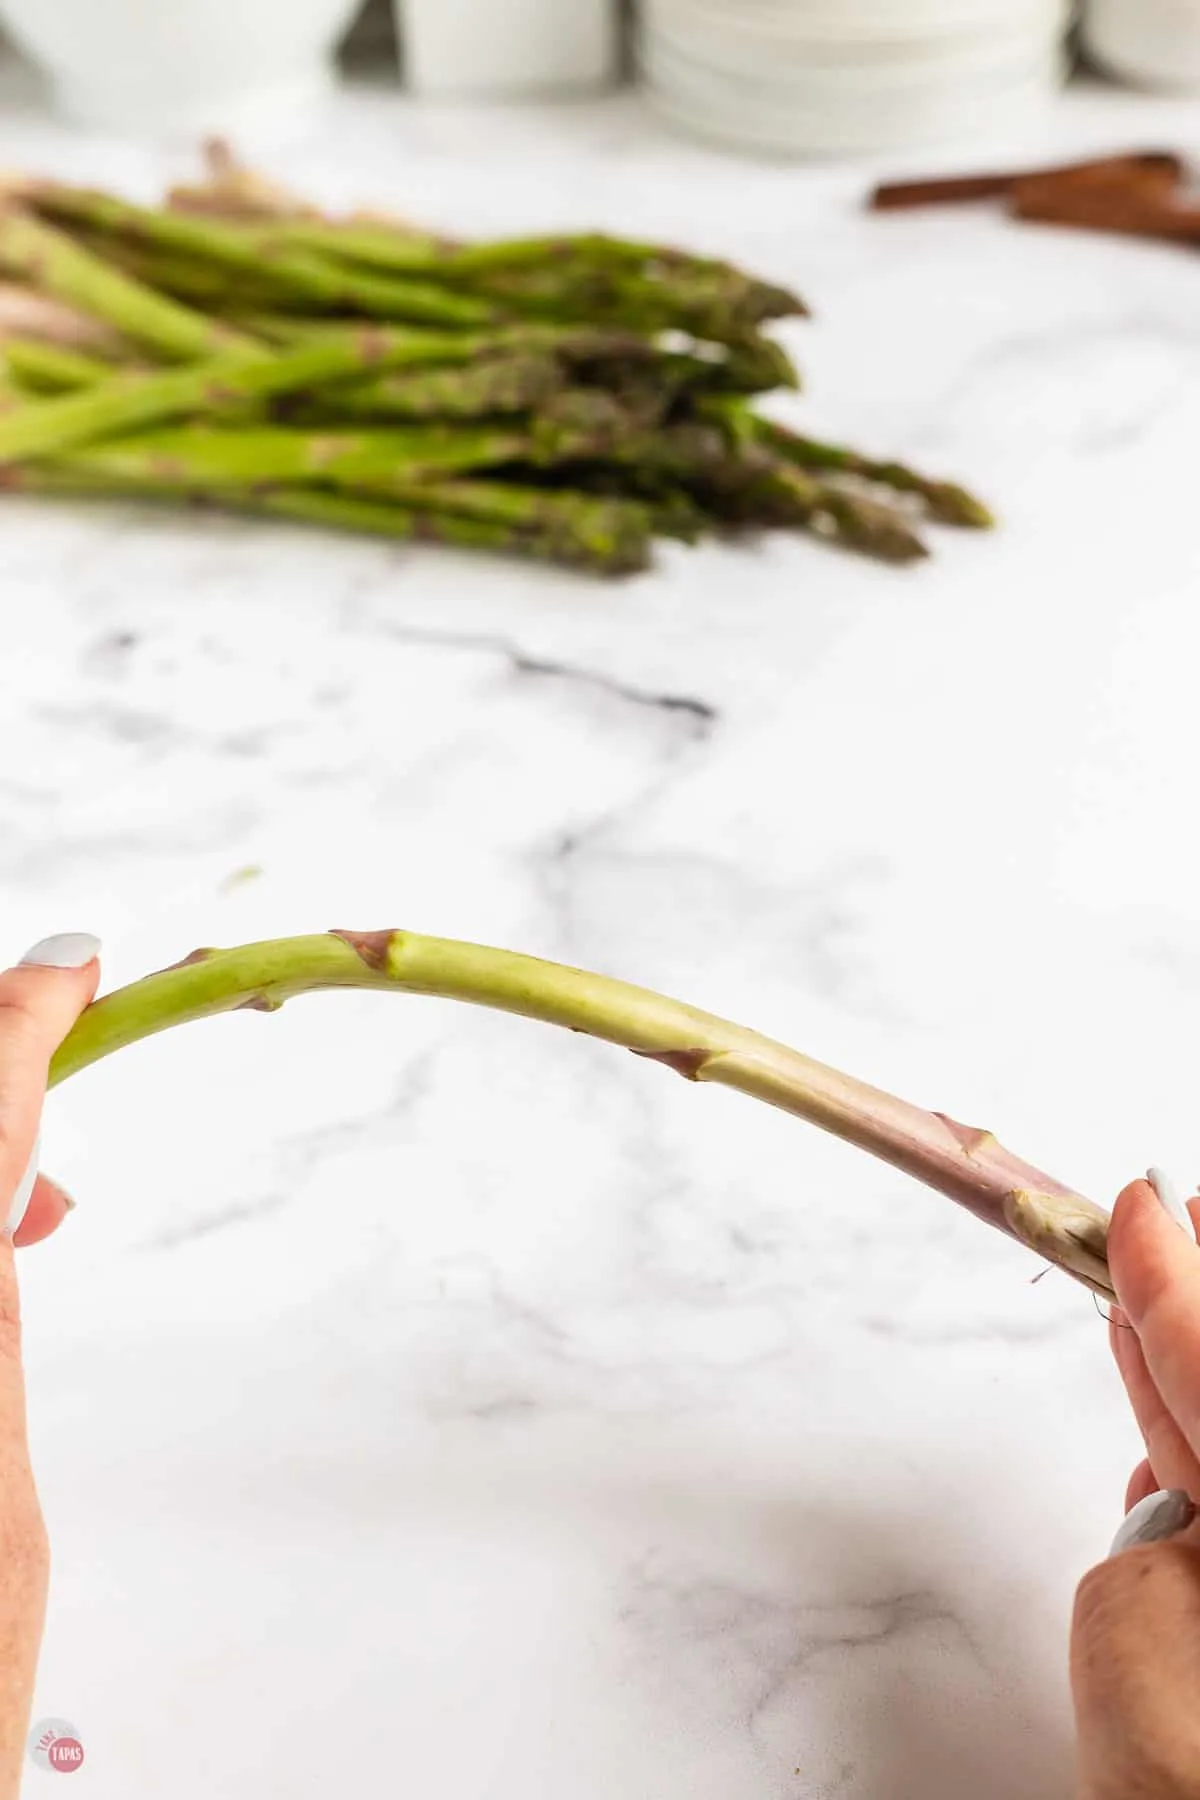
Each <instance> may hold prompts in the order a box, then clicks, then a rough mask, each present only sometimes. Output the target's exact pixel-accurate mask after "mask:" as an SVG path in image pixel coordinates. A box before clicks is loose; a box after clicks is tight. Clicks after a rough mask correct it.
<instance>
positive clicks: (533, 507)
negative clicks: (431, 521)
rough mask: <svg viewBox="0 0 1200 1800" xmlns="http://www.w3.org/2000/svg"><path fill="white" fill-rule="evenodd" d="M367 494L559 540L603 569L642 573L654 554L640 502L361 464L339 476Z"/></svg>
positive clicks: (647, 517) (648, 521)
mask: <svg viewBox="0 0 1200 1800" xmlns="http://www.w3.org/2000/svg"><path fill="white" fill-rule="evenodd" d="M335 479H337V481H338V485H339V486H341V485H343V484H347V485H349V486H351V487H353V488H355V489H357V490H361V491H363V492H366V493H378V494H386V495H388V496H390V497H391V498H392V499H395V500H399V501H401V502H402V503H403V504H404V505H406V506H412V507H414V508H416V509H418V510H429V511H432V512H435V513H437V514H439V515H443V514H453V515H456V516H459V517H464V518H470V519H485V520H490V521H492V522H494V523H496V524H503V525H511V526H515V527H516V528H517V529H518V530H521V531H532V532H536V533H538V534H539V535H541V534H545V535H546V536H548V537H549V538H551V539H552V540H557V539H558V538H559V537H560V536H561V537H562V538H563V539H564V540H565V541H567V542H569V543H578V544H582V545H584V546H586V547H587V549H588V550H589V552H591V553H593V554H594V556H595V558H596V560H597V562H598V563H599V564H602V565H603V566H604V567H605V568H610V569H619V570H621V571H623V572H626V571H628V572H632V571H634V570H637V569H644V568H645V567H646V565H647V563H648V561H649V554H650V542H651V538H650V526H651V515H650V512H649V510H648V508H646V507H645V506H642V505H641V504H640V503H639V502H638V501H636V500H628V499H620V500H617V499H613V500H601V499H596V498H595V497H594V496H593V495H590V494H584V493H580V492H578V491H572V490H564V489H561V488H557V489H548V488H538V487H521V486H517V485H515V484H510V483H505V482H497V481H480V480H477V479H476V480H471V481H445V480H432V479H429V478H427V477H421V476H418V477H416V478H414V477H413V476H411V475H409V474H408V473H407V472H405V473H393V474H390V475H383V476H379V477H376V476H370V475H367V474H365V473H364V471H363V470H362V468H361V465H360V466H359V468H357V469H349V470H347V471H346V472H345V473H344V475H342V476H339V477H335Z"/></svg>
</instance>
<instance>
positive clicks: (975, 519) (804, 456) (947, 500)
mask: <svg viewBox="0 0 1200 1800" xmlns="http://www.w3.org/2000/svg"><path fill="white" fill-rule="evenodd" d="M756 424H757V430H758V434H759V436H760V437H761V439H762V441H763V442H764V443H765V444H767V445H769V446H770V448H771V449H772V450H773V451H775V452H776V453H777V454H778V455H780V456H782V457H784V458H785V459H786V460H787V461H789V462H793V463H795V464H797V465H798V466H799V467H801V468H805V469H827V470H831V471H834V472H836V473H838V474H843V475H852V476H857V477H859V478H860V479H861V480H863V481H870V482H875V483H876V484H877V485H879V486H880V487H889V488H894V489H895V490H896V491H897V492H898V493H905V494H915V495H917V496H918V497H919V498H920V499H921V500H923V501H924V503H925V507H926V510H927V511H928V513H929V516H930V517H931V518H934V519H937V520H939V521H940V522H941V523H942V524H943V525H965V526H969V527H973V528H974V529H977V530H986V529H987V528H988V527H989V526H992V525H994V524H995V520H994V518H993V517H992V514H991V513H990V512H989V511H988V509H987V507H986V506H984V504H983V502H982V501H981V500H977V499H976V498H975V496H974V495H973V494H970V493H968V492H967V490H966V488H962V487H959V486H957V485H956V484H955V483H954V482H952V481H933V480H931V479H930V478H929V477H928V476H926V475H921V474H920V473H918V471H917V470H916V469H910V468H909V467H908V466H907V465H906V464H904V463H898V462H886V461H882V462H881V461H877V460H875V459H874V458H873V457H869V456H861V455H860V454H859V453H858V451H857V450H848V449H846V448H845V447H844V446H843V445H841V444H824V443H820V442H818V441H817V439H815V438H809V437H801V436H800V435H799V434H798V433H796V432H794V431H789V430H788V429H787V428H786V426H783V425H777V424H775V423H774V421H773V420H769V419H759V420H757V421H756Z"/></svg>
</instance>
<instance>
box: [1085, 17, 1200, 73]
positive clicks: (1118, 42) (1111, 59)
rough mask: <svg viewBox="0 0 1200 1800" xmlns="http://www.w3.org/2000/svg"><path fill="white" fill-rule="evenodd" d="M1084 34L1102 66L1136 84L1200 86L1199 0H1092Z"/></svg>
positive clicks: (1089, 47)
mask: <svg viewBox="0 0 1200 1800" xmlns="http://www.w3.org/2000/svg"><path fill="white" fill-rule="evenodd" d="M1083 39H1084V43H1085V45H1086V47H1087V50H1088V52H1089V54H1090V55H1091V56H1092V57H1093V59H1094V60H1095V61H1096V62H1097V63H1099V64H1100V66H1101V67H1102V68H1104V69H1107V70H1108V71H1109V73H1110V74H1113V75H1116V76H1119V77H1120V79H1121V80H1123V81H1127V82H1131V83H1132V84H1133V85H1134V86H1135V87H1147V88H1157V89H1160V90H1162V91H1163V92H1168V93H1196V92H1197V91H1198V90H1200V4H1196V0H1090V3H1089V5H1088V8H1087V11H1086V12H1085V14H1084V28H1083Z"/></svg>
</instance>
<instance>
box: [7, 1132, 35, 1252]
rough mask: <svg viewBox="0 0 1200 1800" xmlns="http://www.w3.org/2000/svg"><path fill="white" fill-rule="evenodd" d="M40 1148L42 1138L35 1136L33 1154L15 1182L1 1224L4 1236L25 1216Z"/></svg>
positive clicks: (11, 1232)
mask: <svg viewBox="0 0 1200 1800" xmlns="http://www.w3.org/2000/svg"><path fill="white" fill-rule="evenodd" d="M41 1149H42V1140H41V1138H40V1137H37V1138H35V1139H34V1144H33V1154H32V1155H31V1157H30V1158H29V1163H28V1166H27V1167H26V1170H25V1173H24V1174H23V1175H22V1177H21V1179H20V1181H18V1183H17V1186H16V1192H15V1193H14V1194H13V1197H12V1201H11V1203H10V1205H9V1208H8V1217H7V1218H6V1219H5V1221H4V1226H3V1233H4V1236H5V1237H12V1235H13V1233H14V1232H15V1231H16V1230H17V1229H18V1228H19V1226H20V1224H21V1221H22V1219H23V1218H24V1217H25V1213H26V1209H27V1208H28V1206H29V1199H30V1195H31V1194H32V1193H33V1188H34V1183H35V1182H36V1181H37V1177H38V1157H39V1156H40V1155H41Z"/></svg>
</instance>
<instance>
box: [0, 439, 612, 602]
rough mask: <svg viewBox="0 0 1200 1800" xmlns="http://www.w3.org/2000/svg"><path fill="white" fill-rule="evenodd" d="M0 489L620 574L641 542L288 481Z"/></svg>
mask: <svg viewBox="0 0 1200 1800" xmlns="http://www.w3.org/2000/svg"><path fill="white" fill-rule="evenodd" d="M0 488H6V489H8V490H9V491H14V492H19V493H32V494H48V495H59V496H64V497H69V498H104V499H112V498H118V499H135V500H159V499H164V498H171V499H176V500H177V499H179V498H180V497H181V492H182V494H184V495H186V498H187V499H188V500H189V501H191V502H194V503H196V504H198V505H202V506H206V507H213V508H216V509H218V510H221V511H225V512H232V513H245V514H250V515H254V516H262V517H268V518H279V519H291V520H293V521H295V522H297V523H300V524H307V525H319V526H324V527H327V528H329V529H332V530H337V531H350V532H355V533H359V534H364V535H366V536H370V537H384V538H393V539H397V540H401V541H404V542H409V543H421V544H449V545H455V546H457V547H459V548H461V549H467V550H491V551H496V552H499V553H501V554H504V555H512V556H519V557H525V558H529V559H532V560H534V561H537V562H548V563H559V564H561V565H562V566H564V567H566V568H577V569H584V570H587V571H589V572H590V573H592V574H596V575H627V574H631V573H634V572H635V571H636V570H638V569H640V568H642V567H643V566H644V546H637V545H634V544H633V543H632V542H631V541H630V540H628V539H605V538H597V537H596V536H595V535H594V534H592V533H589V532H587V531H585V530H580V531H572V530H570V529H569V528H568V526H567V525H566V524H564V523H563V522H561V521H557V522H554V523H552V524H551V525H546V526H543V525H536V524H534V525H529V526H522V525H518V524H513V523H509V522H506V521H504V520H499V519H479V518H471V517H468V516H466V515H465V514H463V513H459V512H441V511H439V510H438V509H437V508H436V507H435V506H432V505H424V506H419V507H415V506H407V507H406V506H396V505H389V504H388V503H386V502H385V501H382V500H378V499H375V500H372V499H364V498H360V497H355V496H353V495H348V494H340V493H336V494H335V493H326V492H323V491H322V490H320V489H317V488H306V487H291V486H288V485H287V484H283V485H281V486H279V487H272V486H269V485H261V486H255V487H229V488H225V487H221V486H219V485H214V486H205V485H203V484H199V483H196V484H193V485H191V486H189V487H187V488H186V489H183V490H181V489H180V488H179V486H178V485H177V484H176V483H175V482H174V481H171V480H161V479H156V478H155V476H154V475H153V474H150V473H147V474H145V475H142V476H129V477H113V476H107V475H102V474H97V473H91V472H89V471H87V470H86V469H84V468H81V467H74V466H72V467H67V466H59V465H58V464H55V463H37V464H31V465H29V466H28V467H26V468H22V469H16V470H9V471H3V470H0Z"/></svg>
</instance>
